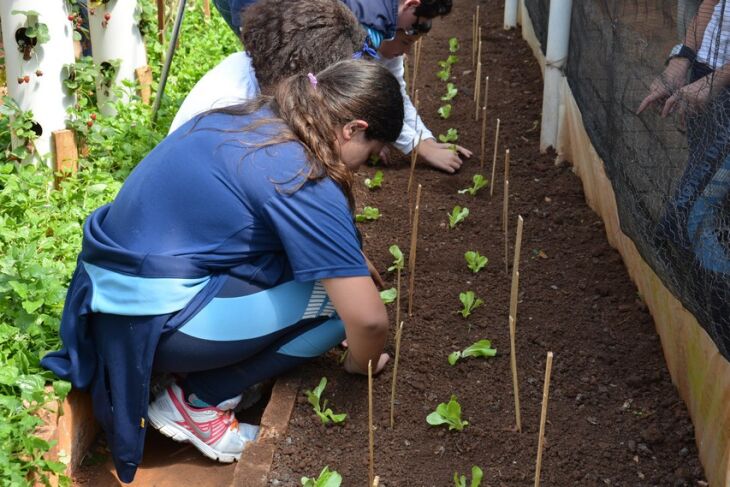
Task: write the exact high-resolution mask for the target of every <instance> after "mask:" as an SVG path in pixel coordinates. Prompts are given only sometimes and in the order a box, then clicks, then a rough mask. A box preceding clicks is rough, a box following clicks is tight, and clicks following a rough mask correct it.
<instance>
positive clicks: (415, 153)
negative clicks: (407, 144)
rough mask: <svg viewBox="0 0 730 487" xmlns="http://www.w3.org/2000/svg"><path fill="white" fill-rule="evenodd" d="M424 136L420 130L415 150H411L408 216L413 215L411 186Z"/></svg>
mask: <svg viewBox="0 0 730 487" xmlns="http://www.w3.org/2000/svg"><path fill="white" fill-rule="evenodd" d="M422 136H423V131H421V132H419V134H418V143H417V144H416V145H414V146H413V150H411V173H410V174H409V175H408V190H407V194H408V216H409V217H410V215H411V210H410V205H411V186H412V185H413V173H414V172H415V170H416V159H418V146H419V145H421V137H422Z"/></svg>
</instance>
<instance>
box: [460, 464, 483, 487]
mask: <svg viewBox="0 0 730 487" xmlns="http://www.w3.org/2000/svg"><path fill="white" fill-rule="evenodd" d="M483 477H484V472H482V469H481V468H479V467H477V466H476V465H475V466H473V467H471V483H470V484H469V487H479V486H480V485H481V484H482V478H483ZM454 487H467V485H466V475H461V476H459V474H458V473H457V472H454Z"/></svg>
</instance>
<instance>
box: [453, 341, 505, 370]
mask: <svg viewBox="0 0 730 487" xmlns="http://www.w3.org/2000/svg"><path fill="white" fill-rule="evenodd" d="M495 355H497V349H496V348H492V342H491V341H489V340H479V341H478V342H474V343H472V344H471V345H469V346H468V347H466V348H465V349H464V350H462V351H458V350H457V351H456V352H451V353H450V354H449V358H448V360H449V364H451V365H456V362H458V361H459V360H460V359H463V358H467V357H494V356H495Z"/></svg>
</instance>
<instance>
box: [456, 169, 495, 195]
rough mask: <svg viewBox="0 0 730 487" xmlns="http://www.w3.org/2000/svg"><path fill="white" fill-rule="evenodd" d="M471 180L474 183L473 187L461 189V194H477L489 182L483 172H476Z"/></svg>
mask: <svg viewBox="0 0 730 487" xmlns="http://www.w3.org/2000/svg"><path fill="white" fill-rule="evenodd" d="M471 180H472V183H473V184H472V185H471V187H469V188H464V189H460V190H459V194H464V193H469V194H470V195H472V196H476V195H477V192H478V191H479V190H480V189H482V188H483V187H484V186H486V185H487V182H488V180H487V178H485V177H484V176H482V175H481V174H475V175H474V176H472V178H471Z"/></svg>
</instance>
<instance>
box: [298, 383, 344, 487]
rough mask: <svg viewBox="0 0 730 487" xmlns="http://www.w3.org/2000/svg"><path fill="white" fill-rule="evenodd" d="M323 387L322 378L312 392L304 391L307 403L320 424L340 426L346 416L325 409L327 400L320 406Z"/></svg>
mask: <svg viewBox="0 0 730 487" xmlns="http://www.w3.org/2000/svg"><path fill="white" fill-rule="evenodd" d="M325 387H327V377H322V379H321V380H320V381H319V385H318V386H317V387H315V388H314V390H313V391H310V390H306V391H304V394H306V395H307V401H309V404H311V405H312V408H313V409H314V413H315V414H316V415H317V416H318V417H319V419H320V421H322V424H329V423H334V424H340V423H342V422H344V421H345V418H347V414H345V413H342V414H335V413H334V412H332V409H330V408H328V407H327V399H325V400H324V402H323V403H321V404H320V402H321V399H322V393H323V392H324V388H325ZM315 485H319V484H315Z"/></svg>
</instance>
